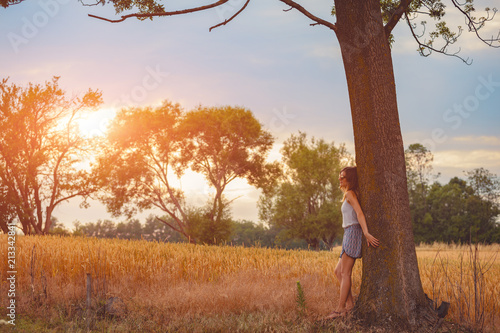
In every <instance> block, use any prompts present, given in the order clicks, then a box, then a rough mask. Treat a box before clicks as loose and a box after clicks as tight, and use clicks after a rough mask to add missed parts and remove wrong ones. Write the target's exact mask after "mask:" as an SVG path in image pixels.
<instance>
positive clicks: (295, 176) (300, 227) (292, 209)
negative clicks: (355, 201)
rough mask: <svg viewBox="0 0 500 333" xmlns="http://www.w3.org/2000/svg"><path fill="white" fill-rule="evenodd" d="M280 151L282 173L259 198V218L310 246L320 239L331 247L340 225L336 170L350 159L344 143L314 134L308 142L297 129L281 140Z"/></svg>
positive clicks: (316, 245) (339, 197)
mask: <svg viewBox="0 0 500 333" xmlns="http://www.w3.org/2000/svg"><path fill="white" fill-rule="evenodd" d="M281 153H282V163H281V170H282V174H281V177H280V178H278V179H277V180H276V182H275V183H274V184H272V185H271V186H272V188H271V189H269V190H267V191H265V192H264V195H263V196H262V197H261V198H260V200H259V214H260V217H261V220H263V221H266V222H267V223H268V224H269V225H274V226H277V227H281V228H283V229H284V230H286V232H287V233H288V235H289V237H291V238H298V239H304V240H305V241H307V243H308V244H309V245H310V246H311V247H312V248H315V249H318V248H319V245H320V242H321V241H323V242H324V243H325V244H326V246H327V247H331V246H332V245H333V242H334V241H335V239H336V238H337V237H338V236H339V234H340V229H341V225H342V216H341V213H340V201H341V198H342V192H341V191H340V189H339V183H338V174H339V173H340V170H341V168H342V167H343V166H345V164H346V163H347V161H348V160H349V155H348V153H347V152H346V150H345V147H344V146H343V145H340V146H339V147H336V146H335V145H334V143H333V142H332V143H327V142H325V141H324V140H322V139H315V138H312V139H311V140H310V142H308V140H307V137H306V134H305V133H299V134H298V135H292V136H291V137H290V138H289V139H287V140H286V141H285V142H284V144H283V147H282V148H281Z"/></svg>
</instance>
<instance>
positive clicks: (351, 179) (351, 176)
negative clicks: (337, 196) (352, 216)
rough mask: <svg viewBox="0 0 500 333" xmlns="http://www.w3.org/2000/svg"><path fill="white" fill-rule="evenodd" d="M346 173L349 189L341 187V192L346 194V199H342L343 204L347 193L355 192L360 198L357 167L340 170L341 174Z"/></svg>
mask: <svg viewBox="0 0 500 333" xmlns="http://www.w3.org/2000/svg"><path fill="white" fill-rule="evenodd" d="M342 172H344V176H345V178H346V181H347V188H346V187H341V190H342V191H343V192H344V197H343V198H342V202H344V200H345V194H346V193H347V191H354V193H355V194H356V196H357V197H359V191H358V169H357V167H355V166H353V167H345V168H343V169H342V170H340V173H342Z"/></svg>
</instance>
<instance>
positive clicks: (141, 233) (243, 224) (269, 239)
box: [50, 215, 326, 249]
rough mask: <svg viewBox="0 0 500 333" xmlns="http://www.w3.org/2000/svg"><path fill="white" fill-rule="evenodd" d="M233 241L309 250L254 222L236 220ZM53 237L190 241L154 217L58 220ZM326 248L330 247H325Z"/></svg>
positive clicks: (302, 242)
mask: <svg viewBox="0 0 500 333" xmlns="http://www.w3.org/2000/svg"><path fill="white" fill-rule="evenodd" d="M231 226H232V228H231V236H230V240H229V241H226V244H232V245H236V246H261V247H268V248H275V247H277V248H284V249H306V248H308V245H307V242H306V241H304V240H300V239H290V238H288V237H287V236H286V235H285V233H284V231H283V230H279V229H278V228H276V227H271V228H267V227H265V226H264V225H262V224H256V223H254V222H251V221H245V220H242V221H232V224H231ZM50 234H53V235H61V236H84V237H97V238H120V239H130V240H134V239H136V240H138V239H143V240H147V241H157V242H175V243H182V242H189V240H188V239H186V238H185V237H184V236H183V235H182V234H180V233H178V232H176V231H174V230H172V228H170V227H168V226H167V225H165V224H164V223H163V222H161V221H160V220H158V219H156V218H155V217H154V216H153V215H150V216H149V217H147V218H146V219H145V221H144V223H141V221H140V220H138V219H135V218H134V219H129V220H127V221H123V222H118V223H115V222H113V221H111V220H98V221H97V222H87V223H80V222H75V224H74V228H73V230H72V231H70V230H68V229H67V228H66V227H65V226H64V225H63V224H62V223H58V222H57V221H56V220H54V222H53V224H52V228H51V230H50ZM325 249H326V248H325Z"/></svg>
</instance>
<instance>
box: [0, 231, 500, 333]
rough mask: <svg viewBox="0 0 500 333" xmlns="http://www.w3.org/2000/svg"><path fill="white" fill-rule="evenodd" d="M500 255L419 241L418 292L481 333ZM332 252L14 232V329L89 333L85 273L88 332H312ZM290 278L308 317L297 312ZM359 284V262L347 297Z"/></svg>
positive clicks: (493, 315)
mask: <svg viewBox="0 0 500 333" xmlns="http://www.w3.org/2000/svg"><path fill="white" fill-rule="evenodd" d="M7 247H8V244H7V236H6V235H1V236H0V248H1V252H2V258H4V259H3V260H2V261H1V262H0V271H1V273H2V277H1V281H2V282H1V288H0V294H1V295H2V296H1V297H0V299H1V303H0V305H1V307H2V315H1V316H4V315H3V314H4V313H6V306H7V304H8V303H7V302H8V297H7V294H8V289H9V288H8V283H7V280H6V272H7V271H10V270H12V269H11V268H9V267H8V266H7V265H8V260H7ZM499 252H500V245H491V246H480V247H479V249H478V251H477V252H476V251H475V250H474V248H472V249H471V248H469V247H467V246H448V245H442V244H435V245H432V246H420V247H417V257H418V261H419V268H420V274H421V279H422V284H423V287H424V290H425V292H426V293H427V295H429V297H430V298H432V299H434V300H436V301H438V302H440V301H448V302H450V303H451V308H450V312H449V314H448V316H447V317H446V320H447V321H451V322H454V323H458V324H460V325H463V326H465V327H469V328H472V329H474V328H476V329H478V328H484V330H485V331H494V328H495V325H497V326H498V325H500V318H499V315H498V312H499V310H500V296H499V295H500V287H499V284H500V259H499V258H498V253H499ZM339 254H340V248H334V249H333V250H332V251H321V252H314V251H303V250H297V251H290V250H280V249H266V248H258V247H246V248H244V247H233V246H204V245H192V244H174V243H155V242H146V241H126V240H118V239H95V238H82V237H55V236H26V237H22V236H18V237H17V239H16V263H15V265H16V266H15V271H17V273H16V291H15V293H16V326H17V330H18V331H23V327H26V331H30V330H33V329H34V328H36V329H37V330H39V331H51V332H52V331H53V332H58V331H61V332H63V331H64V332H80V331H81V332H84V331H86V326H85V325H89V324H88V321H87V319H86V316H87V315H86V312H85V309H86V305H85V304H86V292H87V289H86V281H87V273H90V276H91V277H92V281H93V282H92V289H93V290H92V302H93V303H92V309H93V316H94V318H93V322H92V329H93V330H95V331H113V332H122V331H123V332H125V331H137V330H142V331H155V332H165V331H186V332H188V331H189V332H193V331H199V332H208V331H210V332H212V331H214V332H215V331H217V332H220V331H226V329H227V331H241V332H246V331H252V332H253V331H272V332H285V331H286V332H288V331H295V332H309V331H311V330H312V327H313V326H314V324H313V323H314V322H315V320H317V319H318V318H321V317H322V316H324V315H326V314H328V313H329V312H330V311H332V310H333V309H334V308H335V305H336V302H337V297H338V284H337V282H336V280H335V278H334V269H335V265H336V264H337V258H338V255H339ZM474 255H476V256H477V259H476V260H474ZM471 258H472V259H473V260H472V263H474V262H475V263H476V264H475V265H471ZM474 267H475V269H474ZM474 275H475V279H474V278H473V277H474ZM297 281H300V284H301V286H302V289H303V291H304V295H305V308H306V311H305V313H302V312H299V311H298V304H297V300H296V297H297ZM360 283H361V262H358V263H356V265H355V267H354V272H353V292H354V295H356V294H357V293H358V291H359V287H360ZM109 297H119V299H120V301H121V304H123V308H122V309H125V310H123V312H122V313H120V314H119V315H120V317H119V318H114V319H106V318H100V317H99V316H98V313H99V307H100V306H101V307H102V305H103V304H104V303H105V301H106V299H108V298H109ZM0 319H4V318H3V317H0ZM5 319H8V318H5ZM311 325H312V326H311ZM2 327H4V328H5V327H7V325H4V326H1V324H0V330H1V329H2ZM330 329H332V327H328V328H327V330H330ZM336 329H337V330H340V328H339V327H337V328H336ZM333 330H334V331H335V328H333ZM316 331H318V330H317V329H316Z"/></svg>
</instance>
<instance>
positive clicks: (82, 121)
mask: <svg viewBox="0 0 500 333" xmlns="http://www.w3.org/2000/svg"><path fill="white" fill-rule="evenodd" d="M115 114H116V110H115V109H113V108H104V109H99V110H98V111H95V112H91V113H90V112H89V113H88V114H86V115H83V116H82V117H80V118H78V119H77V120H76V122H77V124H78V128H79V129H80V131H81V133H82V135H84V136H85V137H94V136H103V135H104V134H105V133H106V131H107V127H108V124H109V122H110V121H111V119H113V118H114V116H115Z"/></svg>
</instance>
